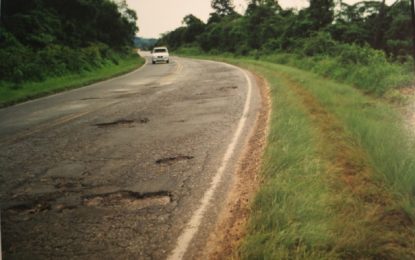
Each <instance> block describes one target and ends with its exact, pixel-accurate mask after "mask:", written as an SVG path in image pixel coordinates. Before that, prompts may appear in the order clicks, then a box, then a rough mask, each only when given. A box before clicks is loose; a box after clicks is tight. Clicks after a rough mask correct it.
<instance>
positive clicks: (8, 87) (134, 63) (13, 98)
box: [0, 55, 144, 107]
mask: <svg viewBox="0 0 415 260" xmlns="http://www.w3.org/2000/svg"><path fill="white" fill-rule="evenodd" d="M143 64H144V59H143V58H141V57H139V56H138V55H130V56H128V57H126V58H124V59H120V60H119V62H118V64H114V63H113V62H110V61H108V62H106V63H105V64H103V65H102V66H101V67H100V68H98V69H93V70H90V71H83V72H82V73H79V74H68V75H64V76H61V77H52V78H48V79H46V80H44V81H41V82H24V83H22V84H19V85H18V86H17V87H16V86H15V84H14V83H11V82H0V107H4V106H7V105H12V104H15V103H18V102H23V101H26V100H29V99H33V98H37V97H41V96H46V95H49V94H53V93H57V92H61V91H65V90H69V89H73V88H79V87H82V86H86V85H89V84H92V83H94V82H98V81H102V80H105V79H109V78H112V77H115V76H119V75H122V74H125V73H127V72H130V71H132V70H134V69H137V68H138V67H139V66H141V65H143Z"/></svg>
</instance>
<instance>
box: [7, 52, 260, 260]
mask: <svg viewBox="0 0 415 260" xmlns="http://www.w3.org/2000/svg"><path fill="white" fill-rule="evenodd" d="M143 55H148V54H147V53H143ZM147 59H148V58H147ZM252 81H253V80H250V76H249V75H248V74H246V73H245V72H243V71H242V70H240V69H237V68H235V67H232V66H229V65H226V64H222V63H216V62H209V61H198V60H191V59H183V58H177V57H172V59H171V63H170V64H157V65H151V64H149V63H147V64H146V65H144V66H143V67H142V68H141V69H139V70H137V71H135V72H132V73H130V74H127V75H125V76H121V77H119V78H116V79H112V80H109V81H105V82H101V83H97V84H94V85H91V86H88V87H84V88H80V89H76V90H72V91H68V92H64V93H60V94H56V95H53V96H49V97H45V98H41V99H37V100H34V101H30V102H26V103H23V104H20V105H16V106H12V107H8V108H4V109H0V122H1V124H0V206H1V211H2V212H1V213H2V218H1V220H2V225H1V226H2V240H3V251H4V252H5V259H37V258H39V259H51V258H59V259H99V258H101V259H165V258H167V257H168V256H170V257H172V258H173V259H174V258H176V259H177V258H180V257H182V256H184V258H186V259H196V258H197V256H198V253H199V252H200V249H201V248H203V246H204V245H205V238H206V237H207V235H208V233H209V231H210V230H211V229H212V227H213V225H214V224H215V220H216V217H217V213H218V212H219V210H220V209H221V207H222V206H223V202H224V199H225V197H226V191H227V190H229V187H230V185H231V184H232V181H233V175H232V174H233V170H234V167H235V162H236V159H237V158H238V156H239V154H240V150H241V148H242V146H243V144H244V142H245V140H246V138H247V135H248V132H249V130H250V127H251V126H253V125H254V120H255V117H256V113H257V111H258V109H259V106H260V102H259V99H260V97H259V94H258V90H257V88H256V86H255V85H254V82H252ZM247 98H249V99H247ZM213 180H215V181H216V184H217V186H213V187H212V185H211V183H212V181H213ZM210 192H212V193H210ZM206 194H207V195H209V194H211V195H212V197H211V198H210V197H206ZM209 198H210V200H209V203H205V204H203V203H201V201H202V199H205V200H206V199H209ZM195 212H199V213H202V214H201V216H200V223H198V224H197V225H195V226H192V227H189V225H188V222H189V221H190V220H191V219H195ZM197 218H198V217H196V219H197ZM189 230H190V231H189ZM189 235H190V237H189ZM179 237H181V238H180V240H178V239H179ZM183 237H185V238H184V239H183ZM186 237H187V238H186Z"/></svg>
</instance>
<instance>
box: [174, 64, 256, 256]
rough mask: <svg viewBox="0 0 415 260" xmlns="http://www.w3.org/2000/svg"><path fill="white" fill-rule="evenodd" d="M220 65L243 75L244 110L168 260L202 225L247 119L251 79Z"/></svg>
mask: <svg viewBox="0 0 415 260" xmlns="http://www.w3.org/2000/svg"><path fill="white" fill-rule="evenodd" d="M218 63H222V62H218ZM222 64H225V65H226V66H230V67H233V68H236V69H238V70H239V71H241V72H242V73H243V74H244V77H245V79H246V81H247V84H248V91H247V95H246V99H245V104H244V110H243V112H242V116H241V118H240V119H239V122H238V126H237V128H236V131H235V133H234V135H233V138H232V141H231V143H230V144H229V145H228V148H227V149H226V152H225V154H224V156H223V159H222V162H221V165H220V167H219V169H218V170H217V172H216V174H215V175H214V177H213V179H212V181H211V184H210V187H209V188H208V190H206V191H205V193H204V195H203V197H202V199H201V201H200V206H199V208H198V209H197V210H196V211H194V213H193V214H192V217H191V218H190V221H189V222H188V223H187V225H186V227H185V229H184V230H183V231H182V233H181V234H180V236H179V238H178V240H177V243H176V246H175V248H174V249H173V250H172V253H171V254H170V255H169V256H168V257H167V259H168V260H181V259H183V257H184V255H185V253H186V252H187V249H188V247H189V245H190V243H191V241H192V240H193V238H194V236H195V235H196V234H197V232H198V231H199V228H200V225H201V223H202V218H203V217H204V213H205V212H206V210H207V208H208V206H209V203H210V201H211V199H212V197H213V195H214V194H215V191H216V189H217V187H218V185H219V183H220V181H221V179H222V177H223V175H224V172H225V169H226V168H227V166H228V162H229V161H230V159H231V157H232V156H233V154H234V152H235V148H236V145H237V143H238V141H239V139H240V137H241V135H242V131H243V129H244V128H245V126H246V121H247V118H248V114H249V112H250V107H251V98H252V86H253V83H252V79H251V77H250V76H249V74H248V72H247V71H246V70H244V69H241V68H239V67H237V66H234V65H230V64H227V63H222Z"/></svg>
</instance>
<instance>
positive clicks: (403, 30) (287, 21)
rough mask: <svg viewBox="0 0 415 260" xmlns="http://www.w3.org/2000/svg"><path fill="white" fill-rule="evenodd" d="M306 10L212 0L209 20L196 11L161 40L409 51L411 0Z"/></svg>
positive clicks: (227, 48) (219, 46)
mask: <svg viewBox="0 0 415 260" xmlns="http://www.w3.org/2000/svg"><path fill="white" fill-rule="evenodd" d="M309 3H310V4H309V7H307V8H305V9H302V10H295V9H283V8H282V7H281V6H280V5H279V4H278V1H277V0H250V2H249V4H248V7H247V9H246V12H245V14H244V15H240V14H238V13H237V12H236V11H235V9H234V6H233V4H232V1H230V0H213V1H212V7H213V9H214V12H213V13H211V15H210V18H209V20H208V21H207V23H204V22H203V21H201V20H200V19H198V18H197V17H195V16H193V15H188V16H186V17H185V18H184V19H183V24H184V26H182V27H180V28H177V29H176V30H174V31H172V32H169V33H167V34H165V35H164V36H163V37H162V39H161V42H160V44H167V45H168V46H170V48H173V49H177V48H179V47H182V46H186V45H187V46H189V45H193V46H198V47H200V48H201V49H202V50H204V51H212V50H213V51H220V52H232V53H236V54H240V55H246V54H248V53H250V52H252V51H253V50H259V51H262V52H275V51H280V52H299V51H300V52H302V53H303V54H305V55H315V54H318V53H326V54H330V53H335V52H338V47H337V48H336V47H335V46H336V45H339V44H343V47H344V48H349V46H351V45H354V46H362V47H369V46H370V47H371V48H374V49H378V50H382V51H384V52H385V53H386V54H387V55H388V57H389V58H391V59H393V60H401V61H404V60H406V59H407V58H408V56H409V55H410V54H411V46H412V38H411V30H412V27H411V5H410V0H397V1H395V2H394V3H393V4H392V5H390V6H389V5H387V4H386V3H385V1H384V0H383V1H361V2H358V3H356V4H353V5H349V4H346V3H343V2H342V1H334V0H310V1H309Z"/></svg>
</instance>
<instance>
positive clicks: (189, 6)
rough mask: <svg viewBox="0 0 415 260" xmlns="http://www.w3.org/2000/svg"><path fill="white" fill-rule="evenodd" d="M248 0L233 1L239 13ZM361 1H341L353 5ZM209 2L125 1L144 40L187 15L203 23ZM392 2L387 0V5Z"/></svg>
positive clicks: (286, 2)
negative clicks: (135, 19) (191, 15)
mask: <svg viewBox="0 0 415 260" xmlns="http://www.w3.org/2000/svg"><path fill="white" fill-rule="evenodd" d="M247 1H248V0H234V1H233V2H234V5H235V6H236V8H237V10H238V11H239V12H243V10H244V7H245V6H246V3H247ZM360 1H361V0H343V2H344V3H348V4H353V3H356V2H360ZM210 2H211V1H210V0H127V4H128V6H129V7H130V8H131V9H133V10H135V11H136V12H137V16H138V22H137V23H138V27H139V28H140V31H139V32H138V36H140V37H144V38H158V37H159V36H160V35H161V34H162V33H166V32H168V31H172V30H174V29H176V28H177V27H179V26H181V25H182V20H183V17H185V16H186V15H188V14H193V15H194V16H196V17H198V18H200V19H201V20H203V21H204V22H206V21H207V19H208V18H209V14H210V13H211V12H213V10H212V8H211V7H210ZM278 2H279V4H280V5H281V6H282V7H283V8H297V9H299V8H304V7H307V6H308V0H279V1H278ZM393 2H394V0H387V1H386V3H387V4H391V3H393Z"/></svg>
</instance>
